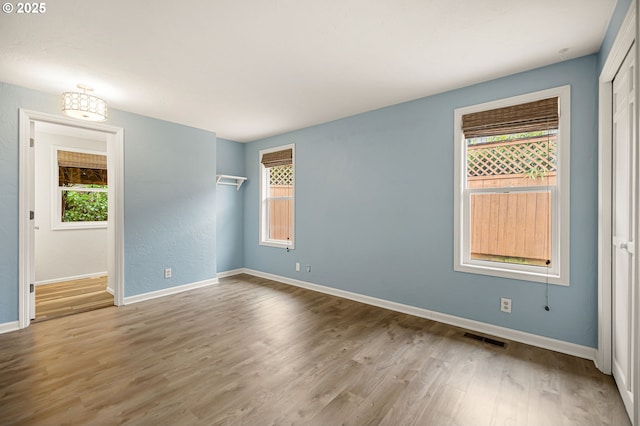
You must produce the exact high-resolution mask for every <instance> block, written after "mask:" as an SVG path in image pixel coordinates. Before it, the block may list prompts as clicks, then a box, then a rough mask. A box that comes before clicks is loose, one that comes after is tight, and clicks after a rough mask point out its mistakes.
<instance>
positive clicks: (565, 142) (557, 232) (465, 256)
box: [453, 85, 571, 286]
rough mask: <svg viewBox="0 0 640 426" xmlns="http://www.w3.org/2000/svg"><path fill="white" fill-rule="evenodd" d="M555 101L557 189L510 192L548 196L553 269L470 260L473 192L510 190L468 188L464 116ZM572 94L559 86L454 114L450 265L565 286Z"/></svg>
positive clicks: (566, 277)
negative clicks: (546, 193) (556, 104)
mask: <svg viewBox="0 0 640 426" xmlns="http://www.w3.org/2000/svg"><path fill="white" fill-rule="evenodd" d="M556 96H557V97H558V103H559V122H558V134H557V144H556V146H557V148H556V149H557V161H558V163H557V164H558V167H557V169H558V170H557V174H556V179H557V184H556V186H555V187H548V188H547V186H533V187H519V188H517V189H514V190H513V192H515V191H518V192H523V191H529V192H533V191H547V190H548V191H550V192H551V243H552V246H551V253H552V258H551V267H550V268H547V267H544V266H530V265H516V264H511V263H500V262H491V261H486V260H477V259H471V253H470V228H471V219H470V200H471V195H472V194H477V193H505V192H510V190H509V188H487V189H480V188H475V189H472V190H471V189H468V188H467V187H466V183H467V179H466V176H467V144H466V141H465V137H464V134H463V132H462V116H463V115H466V114H470V113H474V112H479V111H487V110H492V109H496V108H503V107H508V106H512V105H518V104H524V103H527V102H534V101H538V100H542V99H548V98H551V97H556ZM570 96H571V87H570V86H569V85H567V86H561V87H556V88H552V89H548V90H542V91H538V92H534V93H528V94H525V95H520V96H514V97H511V98H506V99H500V100H497V101H492V102H486V103H482V104H478V105H472V106H468V107H463V108H458V109H456V110H455V111H454V138H455V139H454V141H455V147H454V158H455V160H454V163H455V165H454V171H455V176H454V184H455V196H454V267H453V269H454V270H455V271H458V272H467V273H472V274H481V275H491V276H495V277H502V278H511V279H517V280H525V281H534V282H540V283H549V284H557V285H563V286H568V285H569V282H570V280H569V240H570V235H569V218H570V214H569V213H570V212H569V207H570V193H569V189H570V185H569V176H570V157H569V156H570V151H571V146H570V145H571V133H570V130H571V129H570V121H571V120H570V116H571V111H570Z"/></svg>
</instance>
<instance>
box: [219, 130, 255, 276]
mask: <svg viewBox="0 0 640 426" xmlns="http://www.w3.org/2000/svg"><path fill="white" fill-rule="evenodd" d="M217 151H218V152H217V154H218V155H217V173H218V174H224V175H231V176H245V170H244V144H242V143H239V142H234V141H230V140H226V139H221V138H218V139H217ZM251 184H252V182H248V181H245V182H244V183H243V184H242V187H241V188H240V190H239V191H238V190H236V188H235V187H233V186H228V185H218V187H217V189H216V197H217V202H216V228H217V229H216V236H217V243H216V245H217V250H216V252H217V271H218V272H219V273H220V272H225V271H232V270H235V269H239V268H243V267H244V228H243V227H244V196H243V194H244V191H245V190H246V187H247V186H248V185H251Z"/></svg>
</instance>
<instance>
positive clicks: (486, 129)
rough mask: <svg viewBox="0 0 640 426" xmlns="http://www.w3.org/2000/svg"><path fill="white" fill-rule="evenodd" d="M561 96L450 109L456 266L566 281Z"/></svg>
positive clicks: (564, 92)
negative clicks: (453, 130) (453, 119)
mask: <svg viewBox="0 0 640 426" xmlns="http://www.w3.org/2000/svg"><path fill="white" fill-rule="evenodd" d="M569 95H570V90H569V87H568V86H565V87H561V88H557V89H551V90H545V91H543V92H537V93H533V94H529V95H524V96H518V97H514V98H510V99H505V100H502V101H496V102H490V103H487V104H482V105H475V106H471V107H466V108H460V109H457V110H456V111H455V138H456V139H455V142H456V147H455V155H456V164H455V166H456V167H455V169H456V175H455V177H456V188H457V195H456V197H455V214H456V217H455V221H456V223H455V265H454V268H455V269H456V270H457V271H462V272H471V273H478V274H486V275H495V276H501V277H508V278H515V279H523V280H530V281H539V282H549V283H554V284H562V285H568V284H569V277H568V275H569V151H570V150H569V148H570V147H569V144H570V138H569Z"/></svg>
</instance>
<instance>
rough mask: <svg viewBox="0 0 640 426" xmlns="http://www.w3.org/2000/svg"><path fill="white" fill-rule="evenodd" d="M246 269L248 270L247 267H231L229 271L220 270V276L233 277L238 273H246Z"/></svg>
mask: <svg viewBox="0 0 640 426" xmlns="http://www.w3.org/2000/svg"><path fill="white" fill-rule="evenodd" d="M245 271H246V268H240V269H231V270H228V271H223V272H218V278H227V277H232V276H234V275H238V274H244V273H245Z"/></svg>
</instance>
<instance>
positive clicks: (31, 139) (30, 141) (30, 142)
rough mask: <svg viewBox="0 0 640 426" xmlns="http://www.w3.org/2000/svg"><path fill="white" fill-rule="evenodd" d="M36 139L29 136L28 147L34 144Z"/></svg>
mask: <svg viewBox="0 0 640 426" xmlns="http://www.w3.org/2000/svg"><path fill="white" fill-rule="evenodd" d="M35 143H36V140H35V139H34V138H29V147H30V148H33V146H34V145H35Z"/></svg>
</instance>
